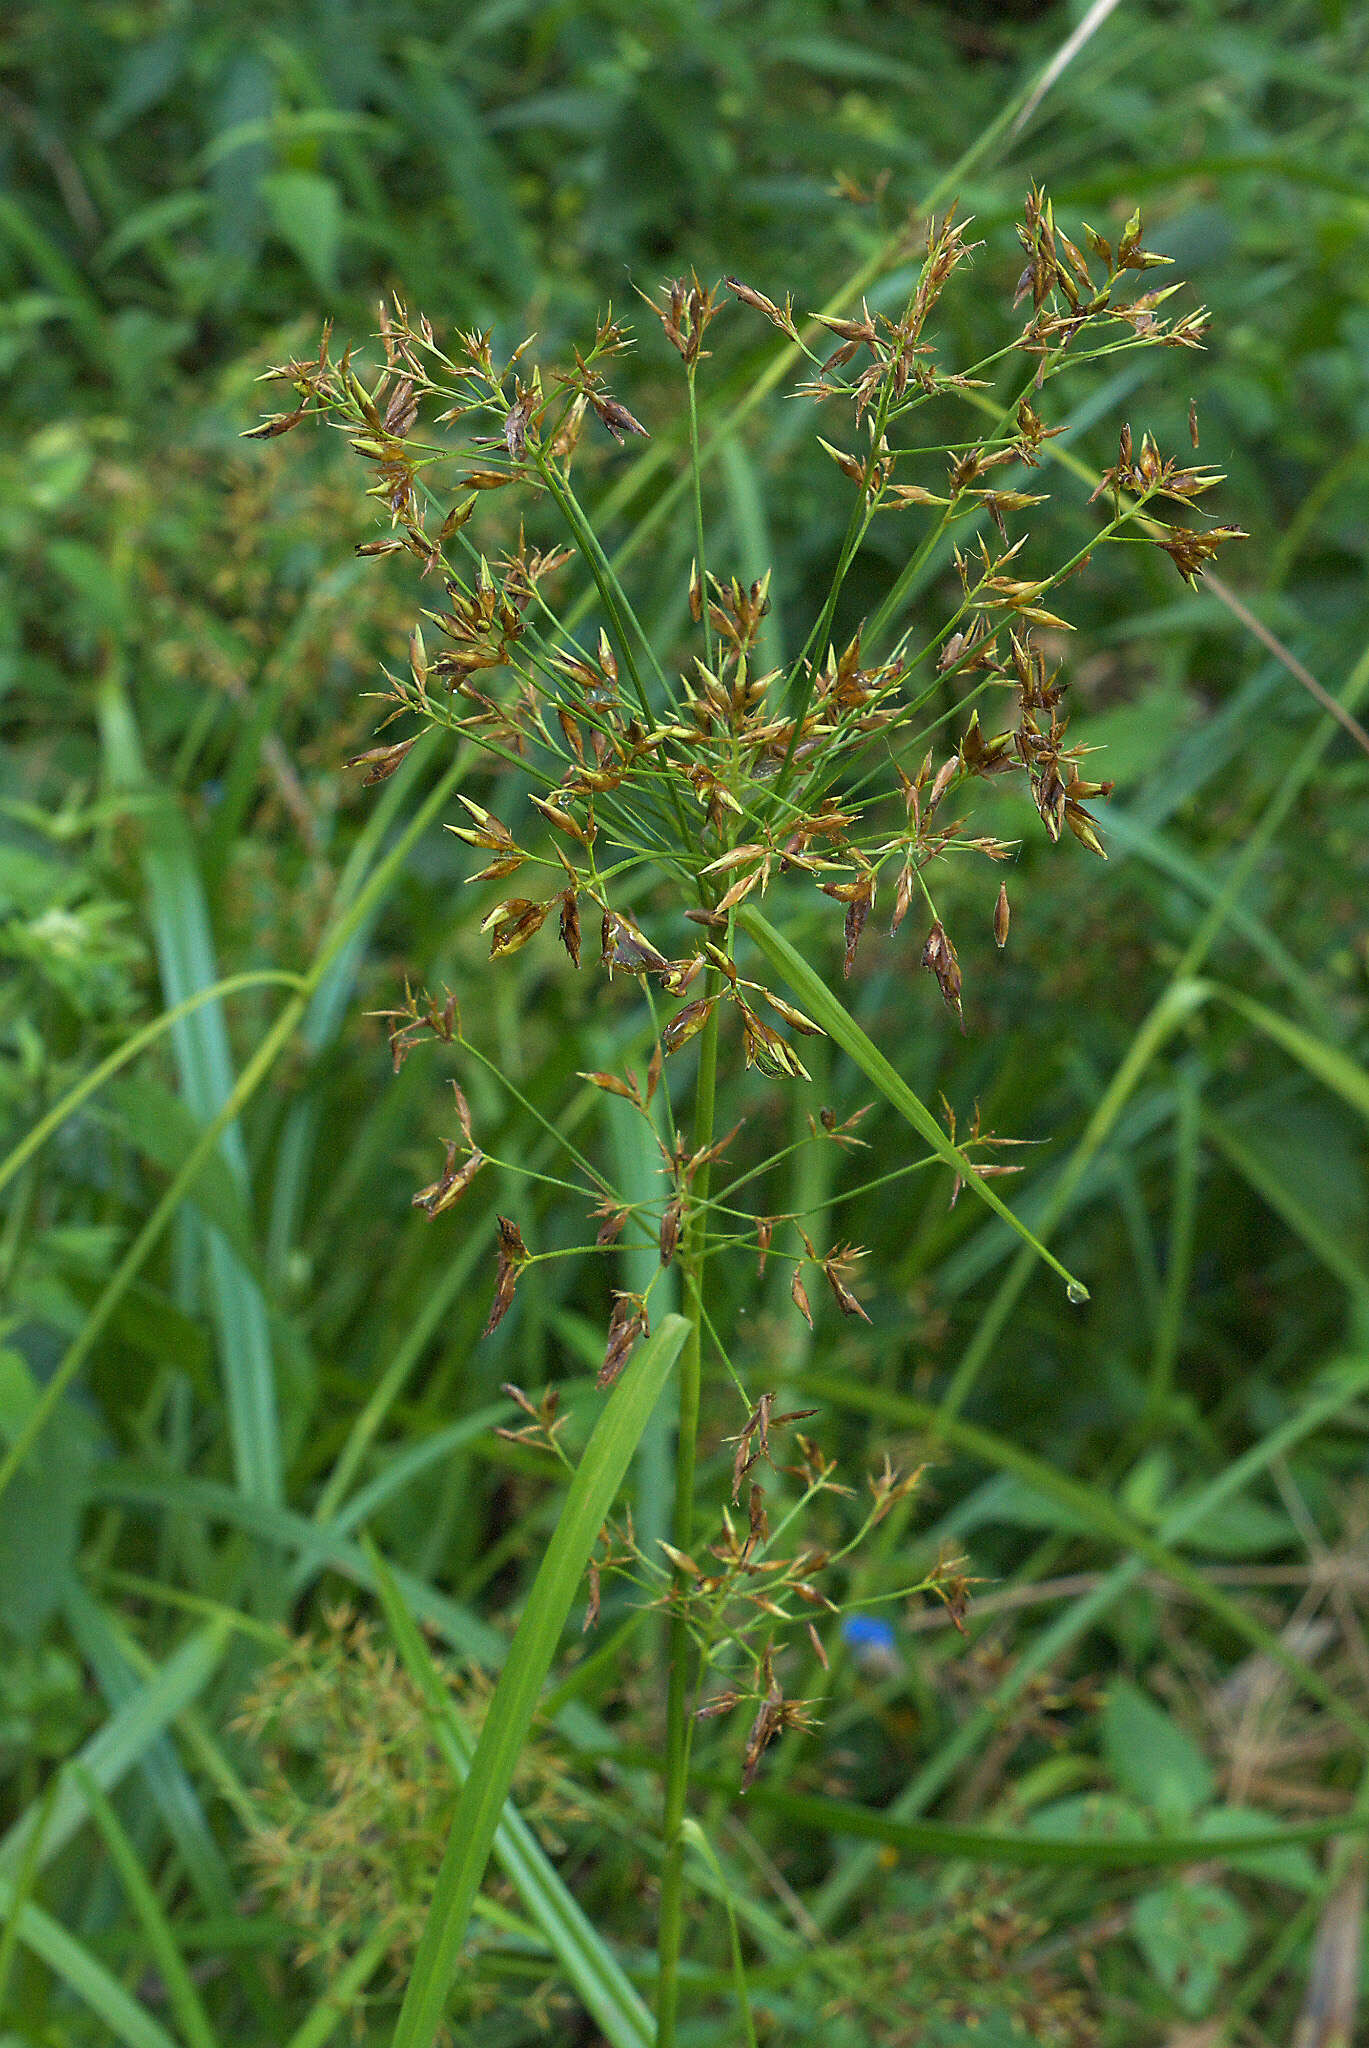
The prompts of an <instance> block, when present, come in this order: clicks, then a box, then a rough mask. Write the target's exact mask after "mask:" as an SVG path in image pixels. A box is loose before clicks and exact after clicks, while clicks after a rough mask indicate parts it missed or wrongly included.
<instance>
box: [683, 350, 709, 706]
mask: <svg viewBox="0 0 1369 2048" xmlns="http://www.w3.org/2000/svg"><path fill="white" fill-rule="evenodd" d="M696 368H697V365H696V364H693V363H691V364H690V366H689V370H688V372H687V382H688V387H689V471H690V475H691V477H692V479H693V483H694V553H695V558H696V561H697V565H698V570H699V589H700V590H701V592H702V593H703V596H702V612H703V629H704V665H705V667H706V668H709V669H711V668H712V666H713V627H712V624H711V622H710V620H709V616H708V560H707V557H706V555H705V553H704V498H703V464H702V463H701V461H700V459H699V407H698V402H697V399H696V397H695V393H694V373H695V370H696Z"/></svg>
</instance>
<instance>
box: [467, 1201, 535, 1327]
mask: <svg viewBox="0 0 1369 2048" xmlns="http://www.w3.org/2000/svg"><path fill="white" fill-rule="evenodd" d="M531 1256H532V1255H531V1253H530V1252H529V1250H528V1248H527V1246H526V1245H525V1244H524V1242H523V1233H522V1232H521V1231H520V1229H519V1228H518V1225H517V1224H516V1223H511V1222H510V1221H509V1218H508V1217H507V1216H501V1217H500V1218H499V1270H498V1272H497V1274H496V1276H495V1283H494V1300H493V1302H492V1303H491V1305H490V1314H489V1320H488V1322H487V1323H486V1324H485V1327H484V1329H483V1330H482V1331H481V1332H480V1334H481V1336H482V1337H488V1336H489V1335H490V1334H491V1332H493V1331H494V1330H497V1329H498V1328H499V1325H500V1324H501V1323H502V1322H503V1320H504V1318H505V1316H506V1315H507V1314H508V1312H509V1309H510V1307H511V1306H512V1303H513V1291H514V1288H515V1287H516V1286H517V1285H518V1275H519V1274H520V1273H521V1272H522V1270H523V1268H524V1266H526V1265H527V1263H528V1260H529V1258H530V1257H531Z"/></svg>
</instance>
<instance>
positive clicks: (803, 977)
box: [737, 903, 1089, 1302]
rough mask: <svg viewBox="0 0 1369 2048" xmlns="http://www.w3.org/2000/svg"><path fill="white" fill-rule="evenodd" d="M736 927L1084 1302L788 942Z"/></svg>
mask: <svg viewBox="0 0 1369 2048" xmlns="http://www.w3.org/2000/svg"><path fill="white" fill-rule="evenodd" d="M737 922H738V923H739V924H740V925H741V926H742V927H743V929H744V930H745V931H747V932H749V934H750V935H751V937H752V938H753V939H754V940H755V942H756V944H757V945H758V946H759V947H760V949H761V951H762V953H764V955H765V957H766V959H767V960H768V961H769V962H770V964H771V966H772V967H774V968H776V969H777V970H778V972H779V973H780V974H782V975H783V976H784V979H785V980H786V982H787V983H788V984H789V986H790V988H791V989H792V990H793V991H794V994H795V995H796V996H797V997H798V999H799V1001H800V1003H801V1005H802V1006H803V1008H804V1009H805V1010H806V1011H807V1012H808V1015H809V1016H810V1017H811V1018H812V1019H813V1022H814V1023H815V1024H820V1025H821V1026H822V1028H823V1030H824V1031H825V1032H826V1033H827V1036H828V1037H829V1038H830V1039H832V1040H833V1041H834V1042H835V1043H836V1044H837V1045H839V1046H840V1047H841V1049H842V1051H843V1052H844V1053H845V1054H846V1055H847V1057H848V1058H849V1059H852V1060H854V1061H855V1063H856V1065H857V1066H858V1067H859V1068H860V1070H861V1072H862V1073H863V1074H864V1075H865V1076H866V1078H867V1080H870V1081H872V1082H873V1083H874V1085H875V1087H876V1088H878V1090H879V1092H880V1094H881V1095H882V1096H883V1097H884V1099H885V1101H886V1102H887V1103H889V1105H890V1106H891V1107H892V1108H894V1109H896V1110H897V1111H898V1113H899V1115H900V1116H901V1117H903V1118H904V1119H905V1121H906V1122H908V1123H910V1124H911V1125H912V1127H913V1129H914V1130H915V1131H916V1132H917V1133H918V1135H919V1136H920V1137H923V1138H925V1139H926V1140H927V1143H928V1144H929V1145H931V1146H932V1148H933V1150H934V1151H936V1152H937V1153H938V1154H939V1155H940V1157H941V1158H942V1159H944V1160H945V1162H946V1164H947V1165H948V1166H950V1167H952V1168H954V1170H955V1172H956V1173H958V1174H959V1176H960V1178H961V1179H962V1180H963V1181H964V1182H965V1184H966V1186H967V1187H970V1188H973V1190H974V1192H975V1193H976V1194H977V1195H978V1196H979V1199H980V1200H981V1201H982V1202H984V1203H986V1204H987V1205H988V1207H989V1208H990V1209H992V1210H993V1212H994V1214H995V1215H996V1216H1000V1217H1002V1219H1003V1221H1004V1222H1005V1223H1007V1224H1009V1225H1010V1226H1011V1227H1012V1229H1013V1230H1015V1231H1016V1232H1017V1235H1018V1236H1019V1237H1020V1238H1021V1239H1022V1240H1023V1241H1024V1243H1026V1244H1027V1245H1029V1246H1030V1247H1031V1249H1032V1250H1033V1251H1034V1252H1035V1253H1036V1256H1037V1257H1038V1258H1039V1259H1041V1260H1043V1261H1044V1262H1045V1264H1046V1265H1048V1266H1049V1267H1050V1268H1051V1269H1052V1271H1053V1272H1056V1273H1058V1274H1059V1275H1060V1278H1061V1279H1062V1280H1063V1281H1064V1283H1065V1287H1066V1290H1067V1292H1068V1294H1069V1298H1070V1300H1071V1301H1073V1302H1085V1301H1087V1300H1088V1298H1089V1291H1088V1289H1087V1287H1085V1285H1084V1283H1083V1281H1082V1280H1079V1279H1076V1277H1075V1275H1074V1274H1073V1273H1071V1272H1069V1271H1068V1270H1067V1269H1066V1268H1065V1267H1064V1266H1062V1265H1061V1263H1060V1261H1059V1259H1057V1258H1056V1256H1055V1254H1054V1253H1053V1252H1049V1251H1047V1249H1046V1247H1045V1245H1043V1244H1042V1242H1041V1240H1040V1239H1039V1238H1038V1237H1035V1236H1033V1234H1032V1232H1031V1231H1030V1230H1028V1228H1027V1226H1026V1224H1025V1223H1023V1222H1022V1220H1021V1218H1020V1217H1018V1216H1015V1215H1014V1214H1013V1212H1012V1210H1011V1209H1010V1208H1009V1207H1008V1205H1007V1203H1006V1202H1005V1201H1003V1200H1002V1198H1001V1197H1000V1196H999V1195H997V1194H995V1192H994V1190H993V1189H992V1188H991V1187H990V1186H989V1183H988V1182H987V1181H986V1180H984V1179H983V1178H982V1176H981V1175H979V1174H978V1173H976V1171H975V1169H974V1167H973V1166H972V1165H971V1163H970V1161H969V1160H968V1159H967V1158H966V1157H965V1154H964V1153H963V1152H962V1151H961V1150H960V1148H959V1146H957V1145H953V1144H952V1142H951V1140H950V1139H949V1138H948V1137H947V1135H946V1133H945V1131H944V1130H943V1129H942V1128H941V1125H940V1124H939V1123H938V1122H937V1120H936V1118H935V1117H934V1116H933V1115H932V1112H931V1111H930V1110H929V1109H928V1108H927V1105H926V1104H925V1103H924V1102H922V1101H920V1100H919V1098H918V1097H917V1096H916V1095H914V1093H913V1091H912V1089H911V1088H910V1087H909V1086H908V1083H907V1082H906V1081H905V1080H904V1079H903V1076H902V1075H901V1074H899V1073H897V1072H896V1071H895V1069H894V1068H893V1067H891V1066H890V1064H889V1062H888V1060H887V1059H885V1057H884V1054H883V1053H882V1052H881V1051H880V1049H879V1047H878V1046H877V1045H876V1044H875V1042H874V1040H873V1039H871V1038H869V1037H868V1036H867V1035H866V1033H865V1032H864V1031H862V1030H861V1028H860V1026H859V1024H857V1022H856V1020H855V1018H854V1017H853V1016H852V1015H851V1013H850V1011H849V1010H848V1009H847V1008H846V1005H845V1004H844V1003H842V1002H840V1001H839V1000H838V998H837V997H836V996H834V995H833V993H832V991H831V989H830V988H828V986H827V984H826V982H825V981H824V980H823V979H822V976H821V975H820V974H815V973H814V971H813V969H812V968H811V967H810V966H809V965H808V962H807V961H806V960H805V959H804V957H803V955H802V954H801V953H799V952H796V951H795V949H794V947H793V946H791V945H790V943H789V941H788V939H786V938H784V937H783V935H782V934H781V933H779V932H777V931H776V930H775V928H774V926H773V925H772V924H770V923H769V922H768V920H767V919H765V918H764V917H762V916H761V914H760V912H759V911H758V910H755V909H753V908H752V906H751V905H750V904H749V903H748V904H745V905H743V907H742V908H741V909H740V910H739V911H738V912H737Z"/></svg>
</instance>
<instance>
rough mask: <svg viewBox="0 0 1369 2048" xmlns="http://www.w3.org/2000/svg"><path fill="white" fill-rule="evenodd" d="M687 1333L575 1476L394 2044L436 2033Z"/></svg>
mask: <svg viewBox="0 0 1369 2048" xmlns="http://www.w3.org/2000/svg"><path fill="white" fill-rule="evenodd" d="M687 1330H688V1325H687V1324H686V1322H685V1320H684V1318H683V1317H682V1316H667V1317H666V1318H665V1319H664V1321H663V1322H662V1323H661V1324H660V1325H659V1327H658V1328H657V1330H656V1331H655V1333H654V1334H653V1335H652V1336H651V1337H650V1338H648V1340H647V1341H646V1343H645V1344H644V1345H643V1346H642V1347H641V1349H640V1351H639V1352H638V1354H637V1356H636V1358H635V1359H634V1360H633V1361H632V1363H631V1365H630V1366H629V1367H628V1369H627V1371H626V1372H625V1373H624V1375H623V1377H622V1379H621V1380H620V1381H619V1383H618V1385H617V1387H616V1388H615V1389H614V1392H613V1394H612V1395H611V1397H610V1399H609V1402H608V1405H607V1407H606V1408H605V1410H604V1412H603V1415H602V1416H601V1417H600V1419H599V1422H598V1425H597V1427H596V1428H595V1431H594V1434H593V1436H592V1437H591V1438H590V1441H589V1444H588V1445H587V1447H586V1450H585V1454H584V1456H583V1458H582V1459H581V1461H580V1465H579V1469H578V1470H577V1472H576V1475H575V1478H574V1480H573V1481H572V1482H571V1486H570V1490H569V1492H568V1493H567V1495H566V1500H565V1505H564V1507H563V1508H562V1510H561V1516H560V1519H559V1521H558V1522H557V1525H556V1532H555V1534H554V1536H553V1537H552V1540H551V1542H550V1544H549V1545H548V1547H547V1553H546V1556H545V1557H544V1558H543V1560H542V1564H541V1567H540V1568H539V1570H538V1573H537V1577H536V1579H535V1581H534V1582H533V1588H532V1591H531V1593H530V1594H529V1596H528V1602H527V1606H526V1607H525V1608H524V1610H523V1618H522V1620H521V1621H520V1623H519V1625H518V1632H517V1634H516V1635H515V1637H514V1639H513V1643H512V1645H511V1646H510V1649H509V1653H508V1656H507V1658H506V1660H505V1664H504V1670H503V1674H502V1676H501V1677H500V1680H499V1684H498V1686H497V1688H496V1690H495V1695H494V1698H493V1700H492V1701H491V1702H490V1709H489V1713H488V1714H487V1716H486V1718H485V1725H484V1728H483V1729H482V1730H481V1734H480V1740H479V1742H478V1744H477V1745H476V1751H475V1755H474V1757H473V1758H472V1760H471V1770H470V1776H469V1777H468V1778H467V1780H466V1785H465V1789H464V1791H463V1793H462V1795H461V1801H460V1804H459V1805H458V1807H457V1810H456V1814H455V1817H454V1819H453V1822H452V1831H451V1836H450V1839H449V1841H448V1844H447V1850H446V1854H445V1855H444V1857H443V1859H442V1868H441V1870H440V1871H439V1873H438V1879H437V1888H436V1891H435V1893H434V1897H433V1902H432V1906H431V1909H430V1911H429V1914H428V1921H427V1925H426V1926H425V1928H424V1930H423V1938H422V1940H421V1942H420V1943H419V1948H418V1955H417V1957H416V1958H415V1961H414V1968H413V1974H412V1976H411V1977H410V1979H409V1986H408V1989H407V1991H406V1992H405V1995H404V2004H403V2007H402V2008H401V2011H400V2015H399V2023H398V2025H397V2026H396V2028H395V2033H394V2048H432V2043H433V2042H434V2041H435V2040H436V2038H437V2031H438V2028H439V2027H440V2026H441V2023H442V2015H443V2008H444V2006H445V2004H446V2000H447V1986H448V1984H449V1982H450V1980H451V1974H452V1969H453V1966H454V1964H455V1962H456V1957H457V1954H458V1952H459V1950H460V1947H461V1942H462V1940H463V1938H464V1936H465V1932H466V1923H467V1921H468V1920H469V1918H470V1912H471V1907H472V1905H473V1903H474V1900H475V1894H476V1891H477V1890H478V1888H479V1885H480V1882H481V1879H482V1878H483V1877H484V1874H485V1866H486V1864H487V1863H488V1861H489V1856H490V1851H491V1848H492V1847H493V1844H494V1837H495V1831H496V1829H497V1828H498V1826H499V1820H500V1816H501V1814H502V1812H503V1808H504V1801H505V1800H506V1798H507V1797H508V1791H509V1786H510V1785H511V1783H512V1781H513V1773H514V1767H515V1765H516V1763H517V1761H518V1756H519V1752H520V1751H521V1749H522V1747H523V1743H524V1740H525V1738H526V1736H527V1732H528V1729H529V1727H530V1726H531V1723H532V1717H533V1713H534V1711H535V1709H536V1706H537V1697H538V1693H539V1692H540V1690H541V1686H542V1681H543V1679H544V1678H545V1676H546V1674H547V1670H548V1667H549V1666H550V1664H551V1660H552V1657H553V1656H554V1654H555V1651H556V1646H557V1643H558V1642H559V1640H560V1635H561V1630H562V1628H563V1626H564V1624H565V1619H566V1616H567V1615H568V1614H569V1612H570V1607H571V1602H572V1600H573V1599H574V1598H575V1594H576V1590H577V1588H578V1587H579V1584H580V1578H581V1574H582V1573H583V1571H584V1569H585V1566H586V1564H587V1563H588V1562H589V1556H590V1552H591V1550H592V1549H593V1547H594V1542H595V1539H596V1537H597V1536H598V1533H599V1530H600V1528H601V1527H602V1526H603V1522H604V1518H605V1516H606V1515H607V1514H608V1511H609V1509H610V1507H611V1506H612V1504H613V1500H614V1496H615V1495H616V1493H617V1491H618V1488H619V1486H620V1485H621V1483H622V1480H623V1476H624V1474H625V1473H626V1471H627V1468H628V1465H629V1463H630V1461H631V1458H632V1454H633V1452H634V1451H635V1449H636V1447H637V1443H638V1440H639V1438H640V1436H641V1433H642V1430H643V1429H644V1428H645V1426H646V1422H647V1419H648V1417H649V1416H650V1414H651V1411H652V1409H653V1408H654V1406H655V1405H656V1402H657V1400H658V1399H659V1397H660V1394H661V1392H662V1389H663V1388H664V1386H665V1383H666V1380H667V1378H668V1377H669V1374H670V1371H671V1368H672V1367H673V1366H674V1364H675V1361H676V1359H677V1358H678V1357H679V1355H680V1351H681V1348H682V1346H683V1344H684V1340H685V1336H686V1333H687Z"/></svg>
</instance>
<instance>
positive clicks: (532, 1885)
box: [365, 1541, 654, 2048]
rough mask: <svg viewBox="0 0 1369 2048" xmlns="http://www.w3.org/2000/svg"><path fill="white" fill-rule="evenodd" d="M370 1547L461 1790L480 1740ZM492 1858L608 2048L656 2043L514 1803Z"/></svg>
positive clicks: (394, 1623) (397, 1636)
mask: <svg viewBox="0 0 1369 2048" xmlns="http://www.w3.org/2000/svg"><path fill="white" fill-rule="evenodd" d="M365 1548H366V1554H367V1556H368V1558H369V1559H370V1561H371V1569H372V1571H373V1572H374V1573H375V1581H376V1590H377V1592H378V1593H379V1595H380V1602H381V1605H382V1607H383V1608H384V1610H385V1618H386V1620H387V1622H388V1623H389V1626H390V1633H391V1634H392V1636H393V1637H394V1641H395V1647H396V1649H397V1650H398V1651H399V1655H400V1658H401V1660H402V1662H403V1664H404V1668H405V1669H406V1671H407V1672H408V1674H409V1676H410V1678H412V1679H413V1681H414V1683H415V1685H417V1686H418V1688H419V1690H420V1691H421V1692H422V1694H423V1696H424V1698H425V1699H426V1701H427V1703H428V1707H429V1709H430V1711H431V1713H432V1715H433V1732H434V1735H435V1737H436V1739H437V1742H438V1746H439V1747H440V1749H441V1750H442V1753H443V1755H444V1757H445V1758H446V1760H447V1763H448V1764H449V1765H450V1767H451V1770H452V1772H453V1775H454V1776H455V1777H456V1779H457V1781H458V1783H459V1784H462V1785H464V1784H465V1783H466V1782H467V1780H468V1778H469V1776H470V1769H471V1760H472V1758H473V1756H474V1754H475V1743H474V1741H473V1739H472V1737H471V1735H470V1733H469V1731H468V1730H467V1728H466V1726H465V1723H464V1722H463V1721H462V1719H461V1717H460V1715H459V1714H458V1713H457V1712H456V1709H455V1705H454V1703H453V1700H452V1696H451V1694H450V1692H449V1691H448V1690H447V1688H446V1686H445V1685H444V1684H443V1682H442V1677H441V1674H440V1673H439V1671H438V1669H437V1666H436V1664H435V1663H434V1662H433V1657H432V1652H431V1651H430V1650H429V1648H428V1645H427V1644H426V1643H425V1642H424V1640H423V1637H422V1635H421V1633H420V1632H419V1629H418V1627H417V1626H416V1624H415V1622H414V1618H413V1616H412V1614H411V1613H410V1611H409V1608H408V1606H407V1605H406V1603H405V1600H404V1595H403V1593H402V1592H401V1590H400V1588H399V1585H398V1583H397V1581H396V1579H395V1576H394V1574H393V1572H391V1571H390V1569H389V1567H388V1566H387V1565H386V1563H385V1560H384V1558H383V1557H382V1556H381V1554H380V1552H379V1550H378V1549H377V1548H376V1546H375V1545H374V1544H373V1543H370V1542H369V1541H368V1542H367V1543H366V1545H365ZM494 1855H495V1859H496V1861H497V1862H498V1863H499V1866H500V1868H501V1869H502V1870H503V1872H504V1874H505V1876H506V1877H507V1878H508V1879H509V1881H510V1882H511V1884H512V1885H513V1886H514V1889H515V1890H516V1891H517V1892H518V1895H519V1897H520V1898H521V1899H522V1901H523V1904H524V1906H525V1907H526V1908H527V1911H528V1913H529V1915H530V1917H531V1918H532V1919H533V1920H534V1921H535V1922H536V1924H537V1926H538V1927H539V1928H540V1929H541V1931H542V1934H543V1935H544V1937H545V1938H546V1941H547V1945H548V1947H549V1948H550V1949H551V1950H552V1953H553V1954H554V1955H555V1956H556V1957H557V1958H558V1959H559V1961H560V1963H561V1966H562V1968H563V1969H564V1971H565V1973H566V1976H567V1977H568V1978H569V1980H570V1982H571V1983H572V1984H573V1985H574V1987H575V1989H576V1991H577V1992H578V1993H579V1996H580V1998H581V2000H582V2001H583V2003H584V2006H585V2009H586V2011H587V2012H589V2013H590V2015H591V2016H592V2018H593V2019H594V2020H595V2021H596V2022H597V2024H598V2025H599V2027H600V2028H601V2029H602V2031H603V2034H604V2036H605V2038H606V2040H607V2041H608V2042H609V2043H610V2048H650V2044H651V2042H652V2040H653V2038H654V2026H653V2022H652V2018H651V2014H650V2013H649V2012H648V2010H647V2008H646V2006H645V2005H644V2004H643V2002H642V2000H641V1998H639V1996H638V1995H637V1992H636V1991H635V1990H634V1989H633V1987H632V1984H631V1982H630V1981H629V1979H628V1977H627V1976H626V1974H625V1973H624V1971H623V1969H622V1967H621V1965H620V1964H619V1962H618V1960H617V1958H616V1957H615V1956H614V1955H613V1953H612V1951H611V1950H610V1949H609V1948H608V1947H607V1946H606V1944H605V1943H604V1942H603V1940H602V1939H601V1938H600V1936H599V1935H598V1934H597V1933H596V1931H595V1929H594V1928H593V1927H592V1926H591V1924H590V1922H589V1921H588V1920H587V1919H586V1917H585V1915H584V1914H583V1913H582V1912H581V1910H580V1908H579V1906H578V1905H577V1904H576V1902H575V1900H574V1898H573V1897H572V1895H571V1893H570V1892H569V1891H568V1890H567V1889H566V1887H565V1885H564V1884H563V1883H562V1881H561V1879H560V1877H558V1875H557V1873H556V1871H555V1870H554V1869H553V1867H552V1865H551V1864H550V1863H549V1862H548V1861H547V1858H546V1857H545V1856H544V1855H543V1853H542V1851H541V1849H540V1848H539V1846H538V1843H537V1839H536V1837H535V1836H534V1834H533V1832H532V1830H531V1829H530V1828H529V1827H528V1826H527V1824H526V1822H525V1821H523V1820H522V1818H521V1817H520V1815H519V1814H518V1812H517V1809H516V1808H515V1807H513V1806H511V1805H506V1806H505V1809H504V1814H503V1818H502V1819H501V1820H500V1823H499V1826H498V1828H497V1829H496V1831H495V1837H494Z"/></svg>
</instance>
